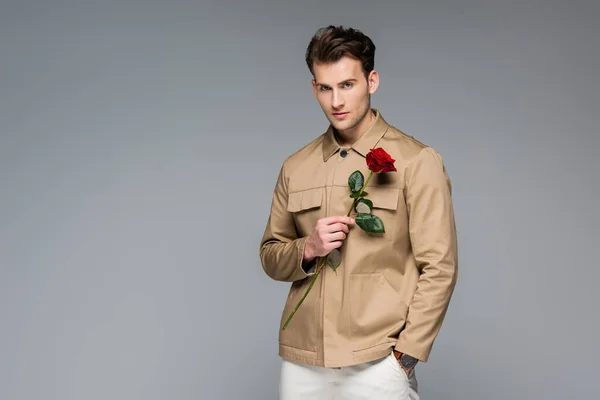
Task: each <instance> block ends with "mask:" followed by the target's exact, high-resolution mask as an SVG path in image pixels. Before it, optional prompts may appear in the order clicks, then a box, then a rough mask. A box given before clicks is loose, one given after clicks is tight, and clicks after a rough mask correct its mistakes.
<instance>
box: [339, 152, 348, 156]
mask: <svg viewBox="0 0 600 400" xmlns="http://www.w3.org/2000/svg"><path fill="white" fill-rule="evenodd" d="M347 155H348V152H347V151H346V150H342V151H340V156H342V157H346V156H347Z"/></svg>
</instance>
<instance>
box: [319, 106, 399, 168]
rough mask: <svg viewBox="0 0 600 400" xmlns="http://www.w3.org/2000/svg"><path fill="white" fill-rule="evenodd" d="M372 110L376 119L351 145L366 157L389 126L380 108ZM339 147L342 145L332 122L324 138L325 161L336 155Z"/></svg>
mask: <svg viewBox="0 0 600 400" xmlns="http://www.w3.org/2000/svg"><path fill="white" fill-rule="evenodd" d="M372 111H373V112H374V113H375V121H373V123H372V124H371V126H369V128H367V130H366V132H365V133H363V134H362V136H361V137H360V138H358V140H357V141H356V142H354V144H352V146H351V148H352V149H353V150H354V151H356V152H357V153H359V154H360V155H362V156H363V157H366V156H367V153H368V152H369V151H370V150H371V149H372V148H373V147H375V146H376V145H377V143H378V142H379V140H380V139H381V138H382V137H383V135H384V134H385V132H386V131H387V130H388V127H389V125H388V123H387V122H386V121H385V120H384V119H383V116H382V115H381V113H380V112H379V110H377V109H372ZM339 149H340V145H339V143H338V142H337V140H335V135H334V133H333V126H332V125H331V124H330V125H329V128H328V129H327V131H326V132H325V137H324V139H323V161H327V160H328V159H329V157H331V156H332V155H334V154H335V153H336V152H337V151H338V150H339Z"/></svg>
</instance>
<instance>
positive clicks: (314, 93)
mask: <svg viewBox="0 0 600 400" xmlns="http://www.w3.org/2000/svg"><path fill="white" fill-rule="evenodd" d="M310 82H311V84H312V90H313V95H314V96H315V97H317V82H315V80H314V79H312V80H311V81H310Z"/></svg>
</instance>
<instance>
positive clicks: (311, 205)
mask: <svg viewBox="0 0 600 400" xmlns="http://www.w3.org/2000/svg"><path fill="white" fill-rule="evenodd" d="M324 194H325V189H324V188H323V187H316V188H310V189H303V190H297V191H294V192H290V193H289V194H288V203H287V211H289V212H291V213H293V216H294V222H295V223H296V230H297V231H298V235H299V236H306V235H309V234H310V233H311V232H312V231H313V229H314V227H315V224H316V223H317V221H318V220H319V218H322V217H323V216H324V215H325V210H324V209H323V208H324V207H322V206H323V196H324Z"/></svg>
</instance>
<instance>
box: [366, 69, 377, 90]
mask: <svg viewBox="0 0 600 400" xmlns="http://www.w3.org/2000/svg"><path fill="white" fill-rule="evenodd" d="M367 83H368V85H369V94H373V93H375V92H376V91H377V88H378V87H379V73H378V72H377V71H375V70H373V71H371V73H370V74H369V78H368V79H367Z"/></svg>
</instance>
